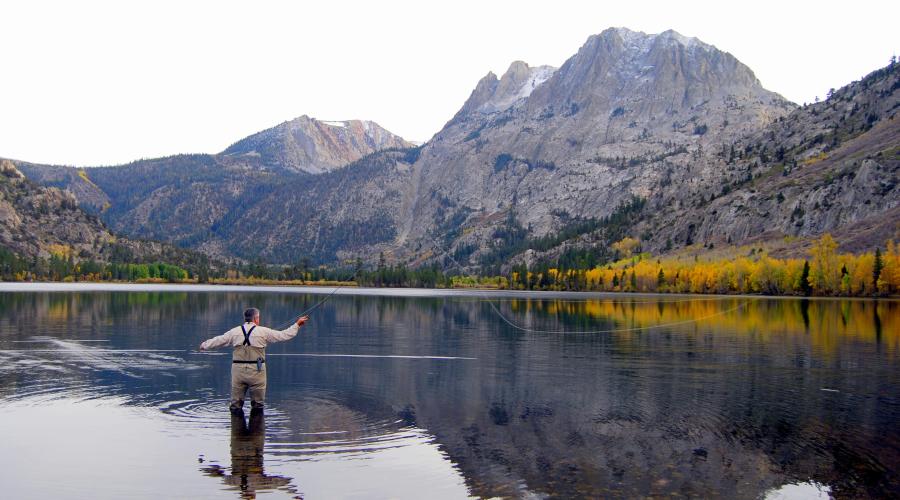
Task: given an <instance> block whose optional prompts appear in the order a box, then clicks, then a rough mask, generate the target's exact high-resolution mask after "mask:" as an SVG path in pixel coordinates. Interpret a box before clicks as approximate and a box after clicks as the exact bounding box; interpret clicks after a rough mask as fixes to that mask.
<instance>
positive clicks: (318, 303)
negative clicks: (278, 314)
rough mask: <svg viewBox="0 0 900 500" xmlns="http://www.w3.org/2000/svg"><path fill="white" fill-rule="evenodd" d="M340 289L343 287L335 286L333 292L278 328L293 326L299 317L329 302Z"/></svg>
mask: <svg viewBox="0 0 900 500" xmlns="http://www.w3.org/2000/svg"><path fill="white" fill-rule="evenodd" d="M340 289H341V287H339V286H338V287H335V289H334V290H332V291H331V293H329V294H328V295H326V296H325V297H324V298H323V299H322V300H320V301H318V302H316V303H315V305H313V306H312V307H310V308H308V309H306V310H305V311H303V312H302V313H300V314H298V315H297V316H296V317H295V318H294V319H292V320H291V321H289V322H287V323H285V324H284V326H282V327H280V328H278V329H279V330H284V329H285V328H287V327H289V326H291V324H292V323H296V322H297V320H298V319H300V318H302V317H304V316H306V315H308V314H309V313H311V312H313V311H315V310H316V309H318V308H319V307H320V306H321V305H322V304H324V303H325V302H327V301H328V299H330V298H331V296H332V295H334V294H336V293H337V291H338V290H340Z"/></svg>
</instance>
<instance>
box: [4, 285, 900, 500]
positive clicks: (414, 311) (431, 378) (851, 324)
mask: <svg viewBox="0 0 900 500" xmlns="http://www.w3.org/2000/svg"><path fill="white" fill-rule="evenodd" d="M571 297H572V296H559V297H549V298H541V299H528V298H524V299H522V298H517V297H513V298H511V297H505V298H504V297H498V298H496V299H495V302H494V304H495V306H496V307H497V308H498V309H499V310H500V311H501V312H502V314H503V315H505V316H506V317H507V318H508V319H509V321H511V322H512V323H514V324H516V325H519V326H522V327H524V328H527V329H531V330H537V331H536V332H529V331H522V330H518V329H515V328H513V327H511V326H509V325H508V324H506V323H504V322H503V321H502V320H501V319H500V318H499V317H498V316H497V315H496V313H495V312H494V311H493V310H492V308H491V307H490V306H489V305H488V304H487V303H486V302H485V301H484V299H483V297H482V296H480V295H479V294H471V295H469V296H456V297H424V298H422V297H416V298H410V297H372V296H340V295H337V296H335V297H333V298H332V299H331V300H329V302H327V303H326V304H325V305H324V306H323V307H321V308H320V309H318V310H317V311H316V313H315V314H314V315H313V318H312V321H311V322H310V324H309V327H308V329H306V330H305V331H304V332H303V333H302V334H301V335H299V336H298V337H297V338H296V339H294V340H292V341H291V342H287V343H283V344H275V345H273V346H270V348H269V353H270V354H271V357H270V358H269V361H270V363H269V366H268V371H269V395H268V398H269V400H270V402H271V405H272V406H273V408H275V409H285V410H286V411H284V414H285V415H290V416H291V419H289V420H286V421H285V422H283V423H279V424H278V426H279V434H277V435H275V436H274V437H273V436H270V440H274V442H270V443H267V444H268V449H269V451H268V452H266V453H268V454H269V456H270V457H271V456H272V453H273V450H276V451H277V456H278V458H279V461H280V462H281V463H298V464H303V463H304V460H306V459H307V458H309V457H310V456H312V455H313V453H318V454H320V455H319V456H321V454H329V453H332V454H337V453H343V454H346V456H348V457H354V458H352V459H356V458H359V457H363V456H366V454H367V453H371V452H372V450H375V449H378V450H385V449H388V448H402V447H403V446H406V444H405V443H408V442H413V441H415V442H422V439H425V440H433V442H434V443H436V444H437V446H438V448H439V449H440V451H441V452H442V453H443V456H444V457H445V459H446V460H449V461H450V462H452V464H453V466H454V467H455V468H456V469H457V470H458V471H459V472H460V473H461V474H462V476H463V478H464V481H465V486H466V488H467V489H468V491H469V493H470V494H472V495H474V496H479V497H523V496H528V495H530V494H536V495H539V496H540V495H548V496H552V497H576V496H581V497H634V496H652V495H661V496H672V495H676V494H677V495H684V496H696V497H711V496H722V497H730V498H757V497H759V496H760V495H761V494H763V493H764V492H765V491H777V490H778V489H779V488H781V487H782V486H784V485H790V484H801V483H809V484H817V485H823V488H824V487H827V488H829V491H830V492H831V493H832V494H833V495H835V496H839V497H840V496H851V497H858V496H883V495H884V494H885V493H886V492H897V491H900V478H898V464H900V451H898V450H900V428H898V425H897V422H898V421H900V406H898V405H897V401H898V398H900V394H898V387H900V360H898V356H897V354H898V348H900V307H898V306H900V302H897V301H892V300H880V301H874V300H810V299H791V298H785V299H765V298H755V297H723V298H709V297H703V298H697V297H677V296H662V297H653V296H640V295H634V296H629V295H624V296H623V295H616V296H599V297H590V298H581V297H584V296H578V297H579V298H578V299H577V300H573V299H571ZM318 298H319V296H308V295H299V294H298V295H289V294H276V293H255V292H253V291H252V290H248V291H247V292H245V293H239V292H228V293H173V294H168V293H154V292H144V293H140V294H134V295H133V296H131V294H122V293H116V294H109V293H56V294H54V293H17V294H0V306H2V308H3V310H4V311H6V313H5V314H4V315H3V316H2V317H0V342H3V344H2V348H3V349H7V350H9V353H8V354H9V359H10V360H11V361H10V362H8V363H7V366H6V367H0V382H2V388H0V396H2V397H3V398H11V397H22V396H23V395H27V394H28V393H29V392H30V391H31V392H35V393H37V391H42V392H41V394H46V393H47V392H48V391H53V390H57V391H62V392H65V391H70V390H72V389H71V387H74V386H75V385H78V387H85V386H90V387H98V388H101V389H102V391H104V392H105V394H107V395H108V394H115V395H117V396H119V397H121V398H123V400H125V401H126V404H136V405H143V406H149V405H156V406H160V407H162V406H165V405H167V404H169V401H171V400H187V399H193V400H203V399H208V398H210V397H225V395H227V394H228V383H229V378H228V373H229V371H230V368H231V366H230V363H229V362H228V361H229V360H228V357H227V356H201V355H197V354H195V353H192V352H189V350H190V349H192V348H193V346H195V345H196V343H197V342H199V340H201V339H203V338H207V337H208V336H209V335H210V334H215V333H218V332H221V331H224V330H225V329H227V328H230V327H231V326H234V324H236V323H237V322H238V321H240V315H241V312H242V310H243V308H245V307H247V306H249V305H253V306H256V307H259V308H260V309H261V310H262V314H263V323H266V324H269V325H273V326H278V324H279V322H282V321H287V319H289V318H290V317H291V315H292V314H294V313H295V312H297V311H298V310H302V309H303V308H304V306H305V305H308V304H312V303H314V302H315V301H316V300H317V299H318ZM36 332H39V333H40V335H43V336H46V337H52V338H54V339H57V340H55V341H59V340H60V339H61V340H66V339H67V338H68V339H73V340H72V342H75V340H74V339H84V340H106V341H108V342H105V343H103V345H104V346H106V345H107V344H108V347H110V348H116V349H150V348H155V349H182V350H183V351H182V352H181V353H180V354H177V353H158V354H157V355H158V356H160V359H158V360H155V361H154V362H153V363H150V362H149V361H148V360H147V359H143V360H141V361H140V363H139V359H138V358H139V357H140V354H139V353H134V354H132V355H131V357H129V356H121V358H120V360H119V363H118V364H116V365H114V368H115V369H112V368H104V367H100V368H92V367H91V366H89V364H88V363H86V362H85V361H84V360H85V359H88V360H89V361H90V360H95V359H104V360H107V359H108V357H111V355H110V356H106V355H104V356H100V355H99V354H97V355H94V356H92V357H85V355H84V354H83V353H82V351H85V352H89V351H90V350H91V349H92V348H93V347H91V345H86V346H85V347H83V348H82V349H78V350H74V349H73V350H69V351H67V352H66V353H61V352H57V351H54V350H53V349H46V351H47V352H42V350H41V348H40V346H41V345H42V344H13V343H12V341H21V340H27V339H29V338H31V337H29V336H28V335H33V334H35V333H36ZM566 332H581V333H566ZM15 346H18V347H15ZM24 346H30V347H33V348H34V349H33V350H28V349H25V347H24ZM14 347H15V348H14ZM73 352H74V353H75V354H73ZM311 353H313V354H315V353H318V354H352V355H357V356H362V357H352V358H350V357H304V356H292V354H311ZM371 355H376V356H385V355H402V356H411V358H404V359H397V358H372V357H365V356H371ZM162 356H166V358H164V359H163V358H162ZM416 356H444V357H452V358H455V359H422V358H416ZM169 358H179V359H181V361H182V363H180V364H179V363H178V362H177V361H178V360H177V359H169ZM462 358H466V359H462ZM109 363H111V361H109ZM132 364H134V366H132ZM48 367H50V368H52V369H53V370H52V371H51V370H50V369H49V368H48ZM45 368H48V369H46V370H45ZM26 370H27V372H26ZM25 373H27V376H26V375H25ZM123 374H128V375H129V376H128V377H126V376H125V375H123ZM138 377H139V378H138ZM54 388H55V389H54ZM209 411H213V412H217V411H219V410H218V409H217V408H213V409H211V410H209ZM221 412H222V415H223V416H224V415H226V408H225V406H224V405H223V406H222V408H221ZM237 424H238V423H235V425H236V427H235V426H233V427H232V438H231V439H232V441H231V445H232V446H231V449H232V469H231V471H230V473H229V471H228V470H226V469H225V468H218V469H216V470H213V469H215V468H207V470H206V472H208V473H210V474H215V475H216V476H217V477H221V478H222V479H223V481H225V483H226V484H227V485H228V486H229V487H234V488H237V490H238V491H241V490H240V489H239V488H240V485H241V484H245V485H246V491H249V490H250V489H251V486H252V489H253V491H262V490H263V489H265V488H269V489H270V490H271V489H272V488H276V489H277V488H282V489H283V488H290V486H289V485H288V483H289V480H288V479H286V478H284V477H280V476H277V475H272V476H266V475H265V474H264V473H263V470H262V466H263V463H262V460H263V456H264V455H265V454H264V453H262V451H261V450H263V443H262V441H261V439H262V437H260V436H261V434H254V432H253V423H252V422H251V423H250V424H249V426H248V427H247V428H246V429H244V428H242V427H240V425H237ZM273 425H274V424H273ZM235 429H237V432H235ZM420 431H421V432H420ZM423 436H425V437H424V438H423ZM236 450H237V452H236ZM251 450H252V453H251ZM342 456H343V455H342ZM348 459H351V458H348ZM301 466H302V465H301ZM236 470H238V471H244V474H243V475H245V476H246V480H245V481H244V480H243V479H242V478H241V475H242V474H241V473H236V472H235V471H236ZM257 471H258V475H254V474H257ZM291 475H292V476H294V474H293V473H292V474H291ZM294 477H298V476H294ZM251 478H256V479H253V480H251ZM350 480H352V479H350ZM408 480H409V481H411V482H414V481H415V479H414V478H412V477H410V478H408ZM241 481H244V483H242V482H241ZM281 481H285V482H283V483H282V482H281ZM290 491H293V490H290ZM424 491H427V490H423V492H424ZM371 493H372V496H379V495H378V491H377V490H373V491H372V492H371ZM423 496H427V495H423Z"/></svg>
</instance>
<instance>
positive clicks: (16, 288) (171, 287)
mask: <svg viewBox="0 0 900 500" xmlns="http://www.w3.org/2000/svg"><path fill="white" fill-rule="evenodd" d="M335 290H336V291H335ZM16 292H51V293H52V292H126V293H127V292H188V293H217V292H262V293H290V294H313V295H327V294H331V293H332V292H334V295H345V296H379V297H413V298H416V297H423V298H427V297H454V296H459V297H471V296H473V295H489V296H491V297H496V298H522V299H527V298H536V299H561V298H587V299H591V298H595V299H603V298H607V299H609V298H627V297H658V298H663V297H691V298H695V299H696V300H704V299H706V300H723V299H729V298H731V299H763V300H768V299H793V300H802V299H810V300H880V301H896V300H900V297H898V296H890V297H852V296H851V297H822V296H811V297H805V296H798V295H749V294H706V293H651V292H600V291H562V290H560V291H556V290H500V289H496V288H412V287H382V288H375V287H360V286H355V285H337V286H334V285H296V284H294V285H253V284H246V285H233V284H228V285H225V284H199V283H129V282H68V283H67V282H58V281H42V282H19V281H2V282H0V293H16Z"/></svg>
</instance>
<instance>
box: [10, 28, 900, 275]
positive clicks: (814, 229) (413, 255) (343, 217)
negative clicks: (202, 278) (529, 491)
mask: <svg viewBox="0 0 900 500" xmlns="http://www.w3.org/2000/svg"><path fill="white" fill-rule="evenodd" d="M898 68H900V67H898V66H897V65H895V64H892V65H891V66H889V67H887V68H884V69H882V70H878V71H876V72H874V73H873V74H871V75H869V76H867V77H866V78H864V79H863V80H862V81H860V82H855V83H853V84H851V85H849V86H847V87H845V88H844V89H841V90H838V91H836V92H834V93H833V95H832V96H830V98H829V99H828V100H826V101H824V102H822V103H818V104H815V105H811V106H807V107H805V108H802V109H801V108H799V107H797V106H796V105H794V104H792V103H790V102H788V101H786V100H785V99H783V98H782V97H780V96H779V95H777V94H775V93H772V92H769V91H767V90H766V89H764V88H762V86H761V85H760V84H759V82H758V80H757V79H756V77H755V76H754V75H753V72H752V71H751V70H750V69H749V68H747V67H746V66H744V65H743V64H741V63H740V62H739V61H738V60H736V59H735V58H734V57H733V56H731V55H730V54H728V53H726V52H723V51H720V50H718V49H717V48H715V47H713V46H711V45H708V44H705V43H703V42H701V41H699V40H697V39H694V38H687V37H684V36H682V35H679V34H678V33H675V32H673V31H668V32H665V33H661V34H657V35H648V34H645V33H639V32H633V31H629V30H627V29H624V28H615V29H609V30H606V31H604V32H603V33H600V34H599V35H595V36H592V37H590V38H589V39H588V40H587V42H586V43H585V44H584V46H583V47H581V49H580V50H579V51H578V52H577V53H576V54H575V55H574V56H572V57H571V58H570V59H569V60H567V61H566V62H565V63H564V64H563V65H562V66H561V67H560V68H559V69H554V68H550V67H529V66H528V65H527V64H525V63H523V62H514V63H513V64H512V65H511V66H510V68H509V70H508V71H507V72H506V73H504V75H503V76H502V77H501V78H499V79H498V78H497V77H496V76H495V75H493V74H490V73H489V74H488V75H487V76H485V77H484V78H483V79H482V80H481V81H480V82H478V84H477V85H476V87H475V90H474V91H473V92H472V94H471V96H470V97H469V99H468V100H467V101H466V102H465V103H464V105H463V106H462V108H461V109H460V111H459V112H458V113H457V114H456V115H455V116H454V117H453V118H452V119H451V120H450V121H449V122H448V123H447V125H445V127H444V128H443V129H442V130H441V131H439V132H438V133H437V134H436V135H435V136H434V137H433V138H432V139H431V140H430V141H429V142H428V143H426V144H424V145H422V146H421V147H417V148H409V149H402V150H400V149H393V148H401V147H405V146H409V144H408V143H406V142H405V141H402V140H400V139H399V138H396V136H392V135H390V134H389V133H387V132H383V131H381V130H382V129H380V128H377V127H375V126H374V125H370V126H366V125H365V123H364V122H342V123H343V126H340V125H337V124H328V123H327V122H319V121H316V120H312V119H309V118H306V117H301V118H299V119H297V120H294V121H292V122H287V123H285V124H282V125H279V126H278V127H275V128H273V129H270V130H267V131H264V132H260V133H259V134H256V135H254V136H251V137H249V138H247V139H244V140H242V141H239V142H238V143H236V144H235V145H233V146H232V147H230V148H228V149H227V150H226V151H225V152H224V153H222V154H218V155H183V156H175V157H170V158H162V159H157V160H148V161H141V162H135V163H133V164H129V165H125V166H121V167H111V168H98V169H87V170H85V171H83V172H79V171H74V170H73V171H66V170H65V169H63V170H62V171H59V170H53V169H52V168H51V167H40V166H26V165H23V166H22V168H23V169H24V172H25V174H26V175H28V176H29V177H32V178H35V179H41V180H42V181H43V182H47V183H50V184H53V185H57V186H60V187H68V188H69V189H70V190H72V191H73V192H74V193H76V194H77V195H78V197H79V200H80V201H81V203H82V204H83V205H85V206H89V207H93V208H94V209H97V210H98V211H100V212H101V213H102V217H103V218H104V220H106V221H107V222H108V223H109V224H110V225H111V226H112V227H113V228H114V229H115V230H118V231H122V232H124V233H125V234H128V235H133V236H139V237H145V238H154V239H165V240H167V241H171V242H175V243H177V244H178V245H181V246H184V247H189V248H197V249H200V250H203V251H204V252H207V253H209V254H212V255H216V256H221V257H240V258H243V259H248V260H252V259H262V260H266V261H269V262H273V263H291V262H296V261H298V260H299V259H301V258H304V257H310V258H312V259H313V260H314V261H318V262H324V263H338V262H342V263H347V262H348V261H351V260H355V259H356V258H360V259H362V260H363V261H366V262H369V263H374V262H376V261H377V260H378V258H379V255H380V254H382V253H383V254H384V255H385V257H386V258H387V259H388V260H389V261H399V262H406V263H410V264H412V265H416V264H419V263H423V262H429V261H433V260H435V259H440V260H446V259H443V257H442V256H444V255H445V251H449V252H451V253H453V254H454V255H455V256H456V258H457V259H458V260H460V261H461V263H462V264H463V265H464V266H466V267H469V266H471V267H474V266H478V265H486V263H491V264H492V265H493V264H496V263H498V262H499V263H502V264H504V265H507V264H509V263H510V262H514V261H515V260H517V259H518V260H522V259H539V258H544V257H552V256H554V255H558V254H559V253H560V252H561V251H563V250H564V249H566V248H570V247H594V248H600V247H605V246H607V245H609V243H611V241H610V240H611V239H613V238H614V237H621V236H622V235H630V236H632V237H637V238H640V239H641V241H642V243H643V246H644V248H646V249H649V250H652V251H655V252H664V251H666V250H668V249H670V248H678V247H681V246H685V245H692V244H699V243H704V244H712V243H715V244H719V243H723V242H724V243H729V242H730V243H734V244H739V243H743V242H755V241H761V240H765V239H774V238H784V237H785V236H815V235H818V234H821V233H822V232H825V231H830V232H832V233H836V236H838V239H839V241H841V242H842V244H843V245H844V248H845V249H860V248H871V246H872V245H874V244H880V243H883V241H884V239H885V238H887V237H891V236H894V235H895V234H896V231H897V228H896V222H895V221H896V220H897V215H898V210H900V209H898V208H897V207H898V198H900V194H898V187H897V186H898V185H900V182H898V180H897V177H898V160H900V158H898V154H897V151H898V147H900V144H898V141H900V140H898V136H900V134H898V123H900V122H898V121H897V120H895V119H894V115H895V113H896V109H897V107H898V94H897V90H898V88H900V84H898V79H900V76H898V75H900V71H898ZM379 131H381V132H379ZM342 134H343V135H342ZM379 134H380V135H379ZM379 148H381V149H383V150H382V151H380V152H374V153H372V151H374V150H376V149H379ZM367 152H368V153H371V154H368V156H362V155H364V154H366V153H367ZM351 159H355V161H353V162H352V163H349V164H348V162H350V161H351ZM342 165H346V166H343V167H342V168H338V167H340V166H342ZM316 172H318V174H317V175H309V173H316ZM636 200H637V201H636ZM625 206H628V207H630V208H629V211H628V214H629V215H628V217H627V218H623V217H622V216H621V214H622V213H623V212H622V207H625ZM612 215H615V217H613V219H612V220H614V225H615V227H614V228H613V227H612V225H613V222H610V221H606V222H604V221H603V219H604V218H607V217H610V216H612ZM560 233H564V234H565V237H557V236H555V235H558V234H560ZM537 237H545V242H544V244H542V248H535V249H531V250H530V249H528V245H527V244H526V245H525V246H521V243H522V241H525V242H526V243H528V241H529V238H531V239H534V238H537ZM551 240H552V242H551V243H547V241H551ZM516 242H518V244H519V246H516V245H517V243H516ZM498 255H502V258H498Z"/></svg>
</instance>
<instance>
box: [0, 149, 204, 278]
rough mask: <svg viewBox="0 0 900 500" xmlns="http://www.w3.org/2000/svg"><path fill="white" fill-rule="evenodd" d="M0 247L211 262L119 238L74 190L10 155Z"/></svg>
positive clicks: (98, 257)
mask: <svg viewBox="0 0 900 500" xmlns="http://www.w3.org/2000/svg"><path fill="white" fill-rule="evenodd" d="M0 249H2V250H6V251H9V252H12V253H13V254H15V255H17V256H18V257H21V258H24V259H28V260H30V261H33V262H38V259H49V258H50V257H51V256H52V255H57V256H64V257H65V258H72V259H74V260H76V261H87V260H91V261H96V262H122V263H149V262H167V263H171V264H178V265H182V266H185V267H188V268H193V269H196V268H199V267H200V266H209V265H210V262H209V261H208V259H207V258H206V257H205V256H204V255H202V254H198V253H196V252H191V251H187V250H183V249H180V248H177V247H173V246H172V245H168V244H163V243H157V242H152V241H135V240H131V239H127V238H119V237H116V236H115V235H114V234H113V233H111V232H110V231H109V230H108V229H107V228H106V226H105V225H104V224H103V223H102V222H101V221H100V220H99V219H98V218H97V217H96V216H94V215H91V214H88V213H86V212H85V211H84V210H82V209H81V208H79V207H78V203H77V201H76V198H75V196H73V195H72V193H70V192H66V191H62V190H60V189H57V188H52V187H44V186H39V185H37V184H35V183H33V182H32V181H30V180H28V179H27V178H25V175H24V174H22V172H20V171H19V170H18V169H17V168H16V166H15V165H14V164H13V163H12V162H11V161H9V160H0ZM4 273H5V270H4Z"/></svg>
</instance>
